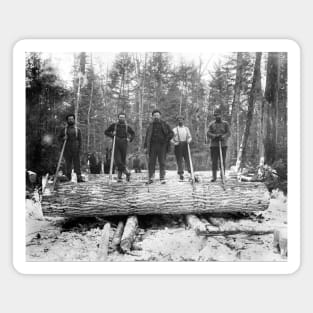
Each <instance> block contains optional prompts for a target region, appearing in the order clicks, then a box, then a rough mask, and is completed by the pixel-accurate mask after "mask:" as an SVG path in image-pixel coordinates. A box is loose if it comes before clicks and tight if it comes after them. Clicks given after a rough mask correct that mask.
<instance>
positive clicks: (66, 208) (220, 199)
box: [42, 173, 269, 216]
mask: <svg viewBox="0 0 313 313" xmlns="http://www.w3.org/2000/svg"><path fill="white" fill-rule="evenodd" d="M140 175H141V176H140ZM143 175H145V173H144V174H138V176H137V181H136V175H135V174H133V175H132V181H131V182H130V183H125V184H121V183H116V182H113V183H112V184H111V185H109V184H108V175H95V176H96V177H95V179H94V180H89V181H87V182H85V183H79V184H73V183H70V182H69V183H63V184H61V185H59V186H58V188H57V190H56V191H55V192H53V193H51V194H50V195H49V194H46V195H43V200H42V207H43V213H44V215H48V216H115V215H116V216H117V215H148V214H197V213H210V212H211V213H212V212H251V211H259V210H265V209H267V207H268V205H269V193H268V191H267V188H266V186H265V185H264V184H263V183H259V182H249V183H246V182H237V181H234V180H228V181H226V184H225V190H224V189H223V188H222V185H221V184H220V183H210V182H209V179H208V178H206V180H204V179H202V181H201V182H199V183H196V184H193V186H192V185H191V184H190V183H189V182H187V181H186V182H185V183H181V182H178V181H177V180H176V179H175V180H174V179H173V180H170V179H169V180H168V181H167V184H165V185H163V184H159V183H154V184H151V185H149V186H147V185H145V183H144V182H143V181H142V180H143V178H144V176H143ZM90 176H92V175H90ZM175 178H176V177H175ZM200 179H201V177H200Z"/></svg>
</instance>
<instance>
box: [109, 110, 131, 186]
mask: <svg viewBox="0 0 313 313" xmlns="http://www.w3.org/2000/svg"><path fill="white" fill-rule="evenodd" d="M104 133H105V134H106V135H107V136H109V137H111V138H114V136H115V149H114V151H113V153H114V162H115V165H116V167H117V171H118V172H117V173H118V174H117V181H118V182H122V174H123V173H125V175H126V180H127V181H129V180H130V172H129V170H128V169H127V167H126V155H127V147H128V142H132V141H133V139H134V137H135V132H134V131H133V130H132V128H131V127H129V126H128V125H127V122H126V114H125V113H119V115H118V122H117V123H113V124H111V125H110V126H109V128H108V129H107V130H106V131H105V132H104Z"/></svg>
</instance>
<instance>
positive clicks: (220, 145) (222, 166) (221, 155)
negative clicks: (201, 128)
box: [218, 140, 225, 187]
mask: <svg viewBox="0 0 313 313" xmlns="http://www.w3.org/2000/svg"><path fill="white" fill-rule="evenodd" d="M218 143H219V150H220V162H221V174H222V182H223V186H224V187H225V176H224V163H223V152H222V144H221V141H220V140H219V142H218Z"/></svg>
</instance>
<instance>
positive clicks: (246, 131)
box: [236, 52, 262, 171]
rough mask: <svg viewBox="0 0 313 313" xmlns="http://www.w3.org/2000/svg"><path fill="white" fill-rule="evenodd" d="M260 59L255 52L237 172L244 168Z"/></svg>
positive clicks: (259, 55)
mask: <svg viewBox="0 0 313 313" xmlns="http://www.w3.org/2000/svg"><path fill="white" fill-rule="evenodd" d="M261 57H262V53H261V52H257V53H256V60H255V65H254V73H253V81H252V86H251V90H250V94H249V99H248V113H247V120H246V125H245V129H244V133H243V136H242V139H241V145H240V150H239V153H238V157H237V162H236V169H237V171H238V170H239V168H242V167H243V166H244V164H245V161H246V160H245V157H246V147H247V142H248V137H249V134H250V126H251V123H252V118H253V110H254V105H255V102H256V99H257V93H258V92H259V90H260V89H259V86H260V84H261V70H260V67H261Z"/></svg>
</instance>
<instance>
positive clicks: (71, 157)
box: [59, 114, 84, 183]
mask: <svg viewBox="0 0 313 313" xmlns="http://www.w3.org/2000/svg"><path fill="white" fill-rule="evenodd" d="M65 119H66V122H67V126H66V127H64V128H63V129H62V130H61V133H60V135H59V141H61V142H64V140H66V144H65V148H64V159H65V165H66V176H67V178H68V180H71V179H72V165H74V172H75V173H76V175H77V182H78V183H81V182H83V181H84V180H83V178H82V176H81V170H80V150H81V143H82V135H81V131H80V129H79V128H78V127H77V126H76V125H75V115H74V114H69V115H67V116H66V118H65Z"/></svg>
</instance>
